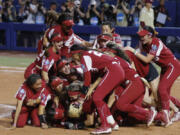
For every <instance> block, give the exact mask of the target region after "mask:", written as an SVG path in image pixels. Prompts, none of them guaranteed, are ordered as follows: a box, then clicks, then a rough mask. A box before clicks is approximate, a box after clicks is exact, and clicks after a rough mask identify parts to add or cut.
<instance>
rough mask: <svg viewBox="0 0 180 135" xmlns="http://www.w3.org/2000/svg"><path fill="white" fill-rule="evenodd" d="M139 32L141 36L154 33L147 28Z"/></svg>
mask: <svg viewBox="0 0 180 135" xmlns="http://www.w3.org/2000/svg"><path fill="white" fill-rule="evenodd" d="M137 34H138V35H139V36H140V37H144V36H145V35H152V33H150V32H149V31H147V30H141V31H139V32H137Z"/></svg>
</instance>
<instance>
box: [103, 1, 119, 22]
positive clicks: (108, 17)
mask: <svg viewBox="0 0 180 135" xmlns="http://www.w3.org/2000/svg"><path fill="white" fill-rule="evenodd" d="M101 21H102V22H104V21H105V22H106V21H109V22H111V23H112V24H113V25H116V10H115V6H114V5H109V4H108V3H104V4H103V7H102V12H101Z"/></svg>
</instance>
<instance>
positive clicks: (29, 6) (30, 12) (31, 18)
mask: <svg viewBox="0 0 180 135" xmlns="http://www.w3.org/2000/svg"><path fill="white" fill-rule="evenodd" d="M37 11H38V3H37V0H31V2H29V1H26V12H27V19H25V20H24V21H23V23H31V24H34V23H35V22H36V14H37Z"/></svg>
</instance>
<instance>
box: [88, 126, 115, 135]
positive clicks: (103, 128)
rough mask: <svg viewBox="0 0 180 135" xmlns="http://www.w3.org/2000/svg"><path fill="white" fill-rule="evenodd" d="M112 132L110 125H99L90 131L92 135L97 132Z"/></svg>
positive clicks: (96, 134) (95, 134)
mask: <svg viewBox="0 0 180 135" xmlns="http://www.w3.org/2000/svg"><path fill="white" fill-rule="evenodd" d="M111 132H112V129H111V127H105V126H101V127H100V128H98V129H95V130H94V131H92V132H91V134H93V135H98V134H109V133H111Z"/></svg>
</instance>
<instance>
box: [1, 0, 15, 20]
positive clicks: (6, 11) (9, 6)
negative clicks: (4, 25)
mask: <svg viewBox="0 0 180 135" xmlns="http://www.w3.org/2000/svg"><path fill="white" fill-rule="evenodd" d="M2 20H3V22H14V21H16V9H15V7H14V6H13V0H6V1H5V2H4V7H3V14H2Z"/></svg>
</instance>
